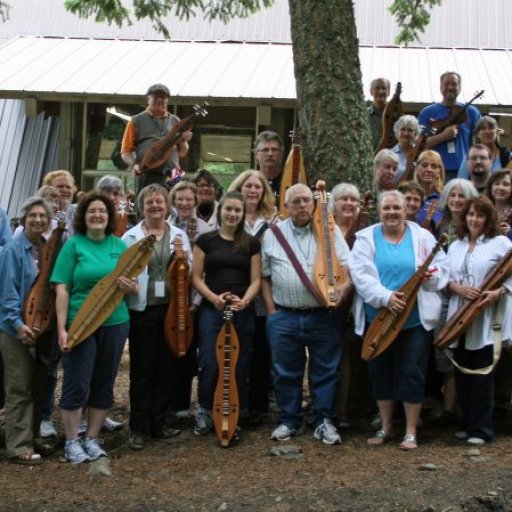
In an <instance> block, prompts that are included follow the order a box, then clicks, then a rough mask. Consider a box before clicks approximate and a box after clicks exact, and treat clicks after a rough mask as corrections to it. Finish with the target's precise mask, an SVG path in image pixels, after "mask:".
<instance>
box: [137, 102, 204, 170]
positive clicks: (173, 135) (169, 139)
mask: <svg viewBox="0 0 512 512" xmlns="http://www.w3.org/2000/svg"><path fill="white" fill-rule="evenodd" d="M207 106H208V103H204V104H203V105H202V106H200V105H194V113H193V114H192V115H191V116H188V117H186V118H185V119H182V120H181V121H179V122H178V123H176V124H175V125H174V126H173V127H172V129H171V130H170V131H169V133H168V134H167V135H165V136H164V137H163V138H162V139H160V140H158V141H156V142H155V143H154V144H153V145H151V146H150V148H149V149H148V150H147V151H146V154H145V155H144V158H143V159H142V162H141V164H140V169H141V171H142V172H145V171H149V170H151V169H155V168H156V167H159V166H160V165H162V164H164V163H165V162H167V159H168V158H169V156H170V154H171V152H172V150H173V148H174V146H175V145H176V144H177V143H178V142H179V140H180V139H181V136H182V135H183V133H184V132H187V131H190V130H191V129H192V126H193V125H194V121H195V118H196V117H206V115H207V114H208V111H207V110H206V108H205V107H207Z"/></svg>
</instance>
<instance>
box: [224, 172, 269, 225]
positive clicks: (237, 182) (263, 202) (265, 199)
mask: <svg viewBox="0 0 512 512" xmlns="http://www.w3.org/2000/svg"><path fill="white" fill-rule="evenodd" d="M249 178H257V179H258V180H259V181H260V183H261V186H262V187H263V195H262V196H261V199H260V202H259V203H258V213H259V214H260V215H261V216H262V217H263V218H264V219H270V218H272V217H273V216H274V214H275V199H274V194H273V193H272V189H271V188H270V185H269V184H268V182H267V179H266V178H265V175H264V174H262V173H261V172H260V171H256V170H255V169H247V170H246V171H244V172H242V173H241V174H240V175H239V176H237V177H236V178H235V179H234V180H233V182H232V183H231V185H229V188H228V192H233V191H236V192H242V187H243V185H244V183H245V182H246V181H247V180H248V179H249Z"/></svg>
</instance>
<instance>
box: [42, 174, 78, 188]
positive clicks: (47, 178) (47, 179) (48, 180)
mask: <svg viewBox="0 0 512 512" xmlns="http://www.w3.org/2000/svg"><path fill="white" fill-rule="evenodd" d="M61 176H65V177H66V178H68V179H69V180H70V181H71V184H72V185H73V192H75V178H73V175H72V174H71V173H70V172H69V171H65V170H64V169H60V170H58V171H51V172H49V173H48V174H46V175H45V177H44V178H43V185H51V184H52V181H53V180H54V179H55V178H60V177H61Z"/></svg>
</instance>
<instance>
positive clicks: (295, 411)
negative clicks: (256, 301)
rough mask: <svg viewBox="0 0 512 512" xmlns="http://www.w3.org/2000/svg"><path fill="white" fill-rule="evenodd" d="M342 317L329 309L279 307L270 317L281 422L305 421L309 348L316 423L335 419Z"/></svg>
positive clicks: (295, 423)
mask: <svg viewBox="0 0 512 512" xmlns="http://www.w3.org/2000/svg"><path fill="white" fill-rule="evenodd" d="M338 324H339V317H338V314H337V313H336V312H329V311H328V310H327V309H323V308H322V309H319V310H318V311H315V310H309V311H305V312H301V311H292V310H290V309H286V308H278V310H277V313H275V314H273V315H269V316H268V317H267V336H268V340H269V344H270V352H271V354H272V369H273V373H274V390H275V394H276V399H277V406H278V409H279V413H278V424H283V423H284V424H285V425H287V426H288V427H290V428H292V429H294V430H297V429H298V428H300V426H301V424H302V418H303V414H302V407H301V406H302V381H303V378H304V369H305V365H306V349H307V351H308V355H309V364H310V379H311V380H310V383H309V387H310V392H311V397H312V399H313V411H314V415H315V419H314V425H315V426H317V425H318V424H320V423H321V422H322V421H323V420H324V418H329V419H333V418H334V416H335V411H334V404H335V400H336V391H337V389H338V383H339V367H340V363H341V343H340V335H339V326H338Z"/></svg>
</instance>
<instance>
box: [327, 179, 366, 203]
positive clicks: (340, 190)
mask: <svg viewBox="0 0 512 512" xmlns="http://www.w3.org/2000/svg"><path fill="white" fill-rule="evenodd" d="M342 196H352V197H355V198H356V199H357V200H359V198H360V197H361V194H359V190H357V187H356V186H355V185H352V183H338V184H337V185H335V187H334V188H333V189H332V190H331V198H332V200H333V201H336V199H338V198H339V197H342Z"/></svg>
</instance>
